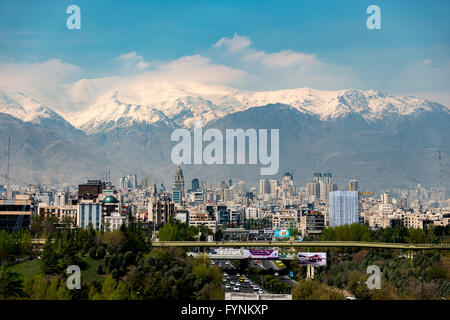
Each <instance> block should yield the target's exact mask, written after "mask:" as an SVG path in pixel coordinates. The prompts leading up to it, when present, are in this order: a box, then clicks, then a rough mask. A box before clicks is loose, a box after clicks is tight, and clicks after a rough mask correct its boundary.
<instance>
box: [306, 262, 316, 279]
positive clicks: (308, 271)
mask: <svg viewBox="0 0 450 320" xmlns="http://www.w3.org/2000/svg"><path fill="white" fill-rule="evenodd" d="M306 279H314V266H311V265H308V266H306Z"/></svg>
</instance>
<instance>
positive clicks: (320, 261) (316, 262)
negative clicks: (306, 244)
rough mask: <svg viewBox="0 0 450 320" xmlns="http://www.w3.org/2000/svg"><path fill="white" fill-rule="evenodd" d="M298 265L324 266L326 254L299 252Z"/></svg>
mask: <svg viewBox="0 0 450 320" xmlns="http://www.w3.org/2000/svg"><path fill="white" fill-rule="evenodd" d="M298 264H299V265H300V266H326V265H327V253H326V252H300V253H299V254H298Z"/></svg>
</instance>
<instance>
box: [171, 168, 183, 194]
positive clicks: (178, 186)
mask: <svg viewBox="0 0 450 320" xmlns="http://www.w3.org/2000/svg"><path fill="white" fill-rule="evenodd" d="M173 190H180V193H181V196H184V176H183V170H181V168H180V167H178V168H177V172H176V173H175V177H174V180H173Z"/></svg>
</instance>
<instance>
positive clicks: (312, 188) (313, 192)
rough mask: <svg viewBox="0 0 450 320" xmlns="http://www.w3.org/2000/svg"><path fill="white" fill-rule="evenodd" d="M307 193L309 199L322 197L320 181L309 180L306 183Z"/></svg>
mask: <svg viewBox="0 0 450 320" xmlns="http://www.w3.org/2000/svg"><path fill="white" fill-rule="evenodd" d="M306 193H307V196H308V199H310V200H311V201H314V200H316V199H319V198H320V183H319V182H315V181H314V182H308V183H307V184H306Z"/></svg>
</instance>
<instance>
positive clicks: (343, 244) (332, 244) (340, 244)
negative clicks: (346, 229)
mask: <svg viewBox="0 0 450 320" xmlns="http://www.w3.org/2000/svg"><path fill="white" fill-rule="evenodd" d="M45 241H46V239H33V240H32V243H33V244H34V245H42V244H45ZM152 246H153V247H205V248H213V247H223V248H226V247H229V248H240V247H266V248H267V247H279V248H282V247H289V248H290V247H325V248H376V249H403V250H450V244H407V243H385V242H357V241H301V242H297V241H292V242H291V241H273V242H270V241H269V242H262V241H236V242H232V241H226V242H220V241H219V242H207V241H152Z"/></svg>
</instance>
